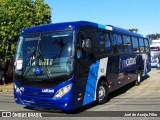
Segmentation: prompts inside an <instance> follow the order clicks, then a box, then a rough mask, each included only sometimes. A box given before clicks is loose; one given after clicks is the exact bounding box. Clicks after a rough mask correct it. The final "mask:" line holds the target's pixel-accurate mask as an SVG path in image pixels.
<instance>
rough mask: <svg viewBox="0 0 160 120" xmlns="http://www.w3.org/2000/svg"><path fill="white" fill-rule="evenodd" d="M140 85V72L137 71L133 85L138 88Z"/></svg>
mask: <svg viewBox="0 0 160 120" xmlns="http://www.w3.org/2000/svg"><path fill="white" fill-rule="evenodd" d="M140 84H141V71H140V70H138V71H137V79H136V82H135V85H136V86H138V85H140Z"/></svg>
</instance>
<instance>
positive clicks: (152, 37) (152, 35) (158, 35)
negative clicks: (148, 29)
mask: <svg viewBox="0 0 160 120" xmlns="http://www.w3.org/2000/svg"><path fill="white" fill-rule="evenodd" d="M147 37H148V38H149V39H151V40H157V39H160V34H158V33H156V34H149V35H147Z"/></svg>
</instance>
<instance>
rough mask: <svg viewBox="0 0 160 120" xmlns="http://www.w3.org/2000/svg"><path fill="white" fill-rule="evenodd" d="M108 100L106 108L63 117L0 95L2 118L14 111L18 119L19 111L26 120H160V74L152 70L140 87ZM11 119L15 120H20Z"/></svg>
mask: <svg viewBox="0 0 160 120" xmlns="http://www.w3.org/2000/svg"><path fill="white" fill-rule="evenodd" d="M109 96H110V100H109V101H108V102H107V103H105V104H103V105H96V104H95V103H92V104H90V105H87V106H85V107H83V108H82V109H79V110H78V111H75V112H74V113H73V112H70V113H68V112H67V113H64V112H62V111H55V110H46V109H45V110H44V109H36V108H35V109H30V108H26V107H24V106H22V105H18V104H16V103H15V102H14V98H13V95H12V93H0V111H1V112H0V114H2V112H4V111H8V112H10V111H12V113H11V114H12V116H14V117H15V116H16V115H17V114H16V113H15V114H13V112H16V111H17V112H18V113H19V112H20V114H21V115H22V114H23V115H24V116H25V115H26V114H27V115H26V116H28V114H29V115H30V114H31V115H32V113H35V114H36V113H37V116H38V117H40V116H42V118H41V119H65V120H67V119H68V120H71V119H76V120H77V119H95V120H99V119H104V120H106V119H109V120H128V119H130V120H132V119H134V120H143V119H145V120H152V119H157V120H159V119H160V70H157V69H155V68H153V69H152V71H151V72H150V73H149V74H148V77H146V78H144V79H143V82H141V85H140V86H134V84H129V85H127V86H125V87H123V88H121V89H119V90H117V91H115V92H113V93H111V94H110V95H109ZM0 116H1V115H0ZM24 116H23V117H24ZM44 116H47V117H44ZM133 116H134V117H133ZM140 116H142V117H140ZM144 116H145V117H144ZM157 116H158V117H157ZM31 117H32V116H31ZM18 118H19V117H18ZM0 119H1V118H0ZM2 119H6V118H2ZM8 119H15V120H16V119H17V118H8ZM25 119H26V118H25ZM29 119H30V118H29Z"/></svg>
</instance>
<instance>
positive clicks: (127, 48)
mask: <svg viewBox="0 0 160 120" xmlns="http://www.w3.org/2000/svg"><path fill="white" fill-rule="evenodd" d="M123 43H124V51H125V53H132V52H133V50H132V45H131V38H130V36H125V35H124V36H123Z"/></svg>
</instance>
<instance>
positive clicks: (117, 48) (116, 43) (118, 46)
mask: <svg viewBox="0 0 160 120" xmlns="http://www.w3.org/2000/svg"><path fill="white" fill-rule="evenodd" d="M112 45H113V53H115V54H117V53H119V54H123V53H124V50H123V44H122V37H121V35H118V34H113V35H112Z"/></svg>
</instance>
